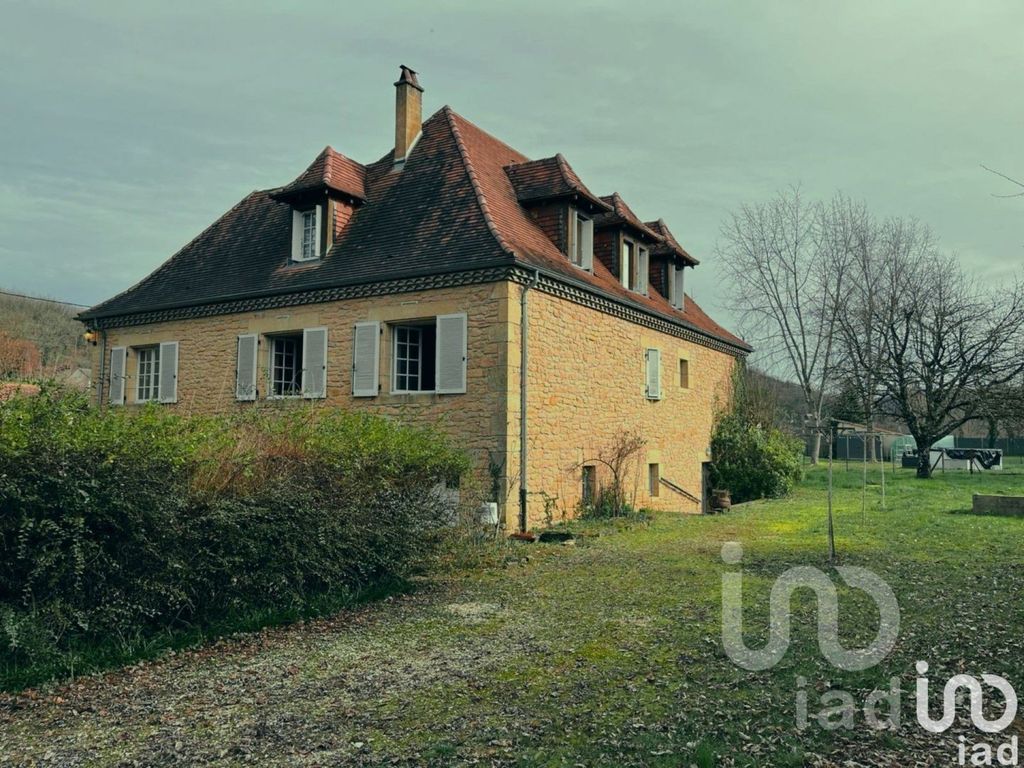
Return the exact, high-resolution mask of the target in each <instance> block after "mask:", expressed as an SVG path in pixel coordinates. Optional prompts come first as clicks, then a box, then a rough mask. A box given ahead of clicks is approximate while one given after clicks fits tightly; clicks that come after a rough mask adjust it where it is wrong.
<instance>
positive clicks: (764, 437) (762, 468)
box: [711, 413, 803, 503]
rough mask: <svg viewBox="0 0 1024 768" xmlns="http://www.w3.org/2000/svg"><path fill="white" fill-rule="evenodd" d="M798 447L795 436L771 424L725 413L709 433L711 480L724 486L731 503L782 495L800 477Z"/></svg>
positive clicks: (801, 472) (800, 444)
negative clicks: (750, 421) (763, 423)
mask: <svg viewBox="0 0 1024 768" xmlns="http://www.w3.org/2000/svg"><path fill="white" fill-rule="evenodd" d="M802 450H803V445H802V443H801V442H800V441H799V440H796V439H794V438H791V437H789V436H787V435H786V434H784V433H783V432H781V431H780V430H778V429H776V428H774V427H762V426H761V425H759V424H750V423H748V422H746V421H745V420H744V419H743V418H742V417H741V416H739V415H737V414H734V413H733V414H726V415H724V416H721V417H719V419H718V421H717V423H716V424H715V431H714V433H713V435H712V437H711V455H712V456H713V457H714V463H713V464H712V483H713V484H714V486H715V487H716V488H726V489H728V490H729V491H730V493H731V495H732V500H733V502H734V503H739V502H743V501H750V500H752V499H763V498H778V497H780V496H785V495H786V494H788V493H789V492H790V491H791V490H792V489H793V487H794V486H795V485H796V484H797V483H798V482H800V479H801V477H802V474H803V469H802V467H801V465H800V454H801V452H802Z"/></svg>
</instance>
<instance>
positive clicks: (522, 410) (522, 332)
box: [519, 269, 540, 533]
mask: <svg viewBox="0 0 1024 768" xmlns="http://www.w3.org/2000/svg"><path fill="white" fill-rule="evenodd" d="M538 280H540V270H537V269H535V270H534V271H533V279H532V280H531V281H530V282H529V283H526V284H525V285H523V291H522V294H520V296H519V340H520V344H519V353H520V359H519V532H520V533H526V497H527V486H526V458H527V455H526V445H527V442H526V394H527V392H526V390H527V383H526V372H527V365H528V364H529V362H530V352H529V334H528V331H529V323H528V322H527V316H526V308H527V294H528V293H529V291H530V289H531V288H533V287H535V286H536V285H537V281H538Z"/></svg>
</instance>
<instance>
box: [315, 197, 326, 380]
mask: <svg viewBox="0 0 1024 768" xmlns="http://www.w3.org/2000/svg"><path fill="white" fill-rule="evenodd" d="M323 219H324V207H323V206H322V205H318V206H317V207H316V247H315V249H314V250H315V251H316V255H317V258H320V257H321V256H322V255H323V249H322V248H321V247H320V230H321V229H322V224H321V223H322V222H323ZM324 359H325V360H326V358H324Z"/></svg>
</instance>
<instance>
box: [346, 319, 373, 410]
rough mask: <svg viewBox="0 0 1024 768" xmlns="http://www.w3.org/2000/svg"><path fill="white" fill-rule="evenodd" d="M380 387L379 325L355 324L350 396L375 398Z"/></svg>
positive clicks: (370, 323) (371, 323) (371, 322)
mask: <svg viewBox="0 0 1024 768" xmlns="http://www.w3.org/2000/svg"><path fill="white" fill-rule="evenodd" d="M379 386H380V323H378V322H376V321H367V322H362V323H356V325H355V331H354V333H353V337H352V396H353V397H376V396H377V392H378V387H379Z"/></svg>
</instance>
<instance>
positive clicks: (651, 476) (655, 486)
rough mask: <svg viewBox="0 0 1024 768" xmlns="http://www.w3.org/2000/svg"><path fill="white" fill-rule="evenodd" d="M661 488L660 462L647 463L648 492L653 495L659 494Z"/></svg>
mask: <svg viewBox="0 0 1024 768" xmlns="http://www.w3.org/2000/svg"><path fill="white" fill-rule="evenodd" d="M660 488H661V466H660V465H659V464H648V465H647V493H648V495H649V496H651V497H656V496H658V493H659V489H660Z"/></svg>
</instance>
